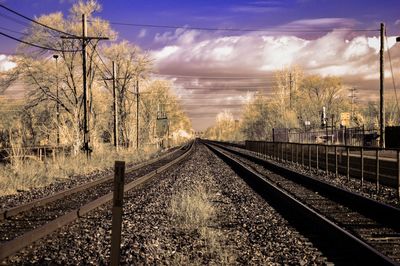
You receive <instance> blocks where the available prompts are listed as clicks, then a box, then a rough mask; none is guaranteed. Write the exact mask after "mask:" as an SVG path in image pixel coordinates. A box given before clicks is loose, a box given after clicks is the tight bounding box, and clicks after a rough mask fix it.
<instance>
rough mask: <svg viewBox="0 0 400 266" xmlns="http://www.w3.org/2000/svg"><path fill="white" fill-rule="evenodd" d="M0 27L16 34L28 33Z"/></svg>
mask: <svg viewBox="0 0 400 266" xmlns="http://www.w3.org/2000/svg"><path fill="white" fill-rule="evenodd" d="M0 29H2V30H5V31H8V32H12V33H17V34H22V35H28V34H27V33H24V32H20V31H16V30H10V29H7V28H4V27H0Z"/></svg>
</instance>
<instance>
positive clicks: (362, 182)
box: [360, 147, 364, 188]
mask: <svg viewBox="0 0 400 266" xmlns="http://www.w3.org/2000/svg"><path fill="white" fill-rule="evenodd" d="M360 152H361V188H363V186H364V148H363V147H361V150H360Z"/></svg>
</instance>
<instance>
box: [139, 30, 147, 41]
mask: <svg viewBox="0 0 400 266" xmlns="http://www.w3.org/2000/svg"><path fill="white" fill-rule="evenodd" d="M146 34H147V30H146V29H141V30H140V32H139V34H138V38H139V39H141V38H144V37H146Z"/></svg>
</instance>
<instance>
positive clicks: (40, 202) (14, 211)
mask: <svg viewBox="0 0 400 266" xmlns="http://www.w3.org/2000/svg"><path fill="white" fill-rule="evenodd" d="M182 148H183V146H182V147H181V148H180V149H182ZM180 149H176V150H174V151H172V152H169V153H166V154H163V155H162V156H160V157H156V158H153V159H150V160H148V161H145V162H142V163H139V164H136V165H134V166H133V167H131V168H129V169H128V170H127V172H126V173H127V174H129V173H130V172H133V171H136V170H138V169H140V168H143V167H146V166H148V165H150V164H152V163H155V162H157V161H159V160H162V159H164V158H166V157H168V156H171V155H173V154H175V153H177V152H178V151H179V150H180ZM112 179H113V174H108V175H107V176H105V177H103V178H100V179H98V180H94V181H91V182H87V183H84V184H81V185H78V186H76V187H74V188H71V189H66V190H63V191H60V192H57V193H55V194H52V195H48V196H45V197H43V198H40V199H36V200H34V201H31V202H28V203H26V204H22V205H19V206H15V207H12V208H9V209H6V210H0V222H1V221H3V220H5V219H8V218H11V217H13V216H16V215H18V214H19V213H21V212H24V211H28V210H30V209H32V208H36V207H39V206H44V205H46V204H49V203H51V202H54V201H56V200H60V199H63V198H65V197H67V196H70V195H72V194H75V193H78V192H81V191H83V190H86V189H89V188H91V187H94V186H97V185H99V184H102V183H104V182H107V181H111V180H112Z"/></svg>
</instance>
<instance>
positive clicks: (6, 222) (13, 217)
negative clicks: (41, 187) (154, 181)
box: [0, 144, 191, 260]
mask: <svg viewBox="0 0 400 266" xmlns="http://www.w3.org/2000/svg"><path fill="white" fill-rule="evenodd" d="M190 150H191V145H189V144H187V145H185V146H183V147H181V148H180V149H177V150H174V151H173V152H170V153H167V154H165V155H163V156H161V157H159V158H155V159H152V160H150V161H147V162H145V163H141V164H139V165H136V166H134V167H132V168H128V169H127V171H126V174H125V191H127V190H130V189H132V188H134V187H137V186H139V185H141V184H143V183H145V182H146V181H148V180H149V179H150V178H151V177H153V176H154V175H155V174H157V173H160V172H162V171H164V170H165V169H167V168H169V167H170V166H172V165H174V164H175V163H177V162H179V161H181V160H182V159H183V158H184V157H186V155H187V154H189V151H190ZM112 181H113V174H111V175H108V176H106V177H103V178H101V179H98V180H95V181H93V182H89V183H86V184H83V185H80V186H78V187H75V188H72V189H68V190H65V191H61V192H58V193H56V194H54V195H49V196H47V197H45V198H42V199H38V200H35V201H33V202H30V203H27V204H23V205H21V206H16V207H13V208H10V209H6V210H0V260H2V259H4V258H6V257H8V256H10V255H12V254H13V253H15V252H17V251H18V250H20V249H22V248H24V247H26V246H28V245H30V244H31V243H33V242H34V241H36V240H38V239H40V238H42V237H44V236H46V235H48V234H50V233H52V232H53V231H55V230H57V229H58V228H60V227H62V226H64V225H66V224H68V223H70V222H72V221H73V220H76V219H78V218H80V217H82V216H83V215H85V214H86V213H88V212H89V211H91V210H93V209H95V208H96V207H98V206H100V205H102V204H104V203H106V202H108V201H110V200H111V199H112V191H113V182H112Z"/></svg>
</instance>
